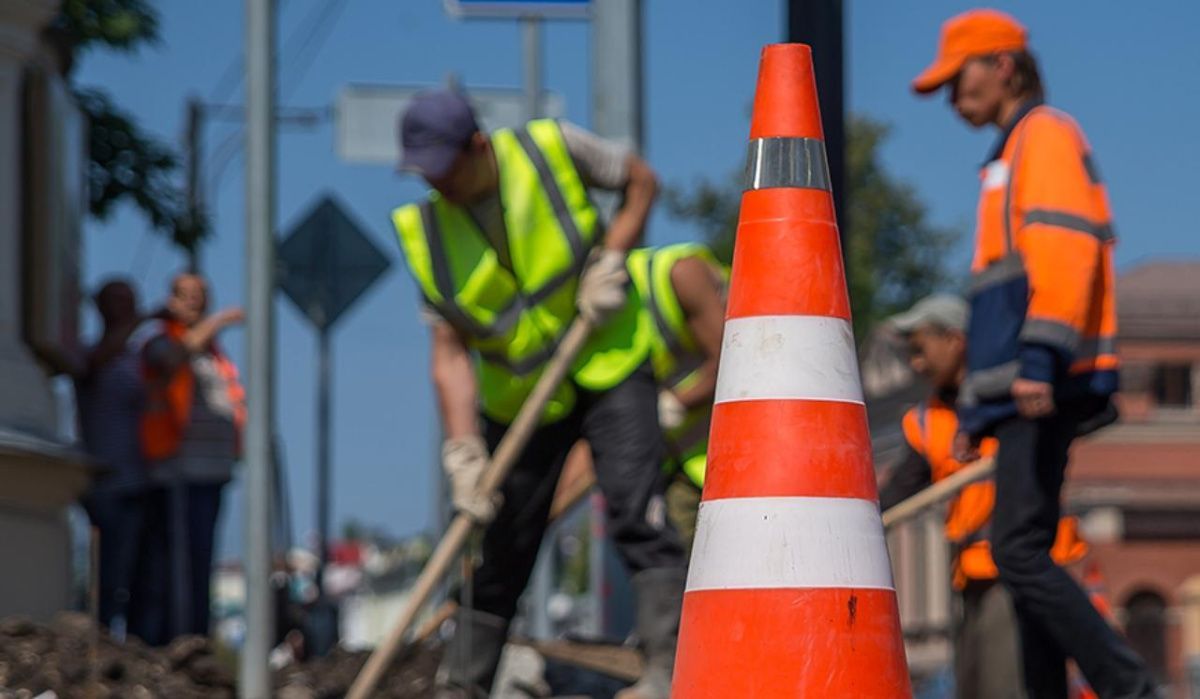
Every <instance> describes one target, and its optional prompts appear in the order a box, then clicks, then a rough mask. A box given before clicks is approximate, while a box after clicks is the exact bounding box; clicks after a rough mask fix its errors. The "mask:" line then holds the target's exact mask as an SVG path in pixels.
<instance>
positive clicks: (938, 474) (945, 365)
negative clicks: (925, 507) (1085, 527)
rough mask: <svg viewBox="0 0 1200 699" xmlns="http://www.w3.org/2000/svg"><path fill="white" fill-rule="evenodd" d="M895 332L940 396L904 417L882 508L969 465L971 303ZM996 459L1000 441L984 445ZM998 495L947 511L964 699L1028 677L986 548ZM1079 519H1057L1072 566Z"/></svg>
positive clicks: (936, 300)
mask: <svg viewBox="0 0 1200 699" xmlns="http://www.w3.org/2000/svg"><path fill="white" fill-rule="evenodd" d="M890 325H891V326H892V327H893V328H894V329H895V330H896V331H898V332H899V333H900V334H901V335H903V336H904V337H905V339H906V340H907V342H908V347H909V363H910V364H911V365H912V368H913V370H914V371H915V372H917V374H919V375H921V376H922V377H924V378H925V379H926V380H927V381H929V383H930V385H931V387H932V389H933V391H932V393H931V395H930V396H929V397H928V398H927V399H925V400H924V401H922V402H921V403H920V404H919V405H917V406H916V407H914V408H912V409H911V410H909V411H908V413H906V414H905V416H904V439H905V441H906V442H907V444H908V449H907V452H906V454H905V456H904V458H903V459H902V460H901V461H900V462H899V464H898V465H897V466H896V467H895V468H894V469H893V470H892V471H891V475H890V477H889V479H888V481H887V482H886V483H885V484H884V485H883V487H882V488H881V489H880V492H879V504H880V507H881V508H883V509H884V510H886V509H888V508H890V507H893V506H894V505H896V504H897V503H899V502H900V501H902V500H904V499H905V498H908V497H910V496H912V495H914V494H916V493H917V492H918V491H920V490H921V489H923V488H925V487H927V486H929V485H930V484H931V483H934V482H936V481H940V480H942V479H943V478H946V477H947V476H949V475H951V474H952V473H954V472H955V471H958V470H959V469H961V468H963V466H964V464H963V463H962V462H960V461H958V460H956V459H955V458H954V456H953V454H952V452H953V448H954V436H955V435H956V434H957V433H958V417H957V416H956V415H955V414H954V403H955V399H956V397H957V395H958V391H959V387H960V385H961V383H962V379H963V375H964V374H965V373H966V326H967V304H966V302H965V301H963V300H962V299H960V298H958V297H956V296H950V295H944V294H942V295H937V296H931V297H929V298H927V299H924V300H922V301H921V302H920V303H918V304H917V305H915V306H914V307H913V308H912V309H911V310H909V311H908V312H906V313H903V314H900V315H898V316H895V317H893V318H892V319H891V321H890ZM980 452H981V453H982V454H983V455H984V456H992V455H994V454H995V453H996V440H995V439H988V440H985V441H984V442H983V444H981V445H980ZM995 496H996V488H995V485H994V484H993V483H992V482H991V481H983V482H979V483H974V484H972V485H969V486H967V487H966V488H963V490H962V492H960V493H959V495H958V496H957V497H956V498H955V499H954V500H952V501H951V502H950V506H949V508H948V510H947V513H946V539H947V540H948V541H950V542H951V544H952V545H953V546H954V554H955V555H954V562H953V585H954V589H955V590H957V591H958V592H959V594H960V595H961V599H962V616H961V618H960V619H959V623H958V626H957V629H956V633H955V649H954V663H955V668H954V675H955V686H956V687H957V691H958V696H959V697H960V698H961V699H1011V698H1012V697H1019V696H1022V695H1021V693H1020V690H1019V689H1018V688H1017V687H1019V685H1020V681H1019V680H1018V677H1020V672H1021V657H1020V643H1019V641H1018V633H1017V622H1016V617H1015V615H1014V614H1013V607H1012V600H1011V598H1010V597H1009V595H1008V593H1007V592H1006V591H1005V589H1004V587H1003V586H1002V585H1000V584H999V583H998V581H997V579H996V577H997V571H996V564H995V562H994V561H993V560H992V555H991V551H990V547H989V545H988V541H987V534H988V529H989V522H990V520H991V517H992V504H993V502H994V500H995ZM1076 528H1077V522H1076V520H1075V518H1074V517H1065V518H1063V519H1061V520H1060V521H1059V527H1058V537H1057V540H1056V541H1055V543H1054V547H1053V549H1052V550H1051V555H1052V556H1053V558H1054V560H1055V561H1058V562H1059V563H1060V564H1063V565H1066V564H1069V563H1074V562H1075V561H1078V560H1079V559H1080V558H1082V557H1083V556H1084V555H1085V554H1086V553H1087V544H1085V543H1084V542H1083V541H1082V540H1081V539H1080V538H1079V536H1078V534H1077V531H1076Z"/></svg>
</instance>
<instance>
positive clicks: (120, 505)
mask: <svg viewBox="0 0 1200 699" xmlns="http://www.w3.org/2000/svg"><path fill="white" fill-rule="evenodd" d="M148 499H149V496H148V495H147V493H146V492H145V491H138V492H133V493H121V494H115V493H114V494H110V493H103V494H94V495H91V496H89V497H88V498H87V500H86V501H85V502H84V508H85V509H86V510H87V513H88V518H89V519H90V520H91V522H92V525H93V526H94V527H96V529H97V531H98V532H99V535H100V541H99V548H100V552H99V559H100V623H101V624H103V625H104V626H105V627H108V628H110V629H111V628H112V626H113V622H114V621H115V620H117V619H118V618H121V619H123V620H124V621H125V624H126V632H127V633H128V632H130V629H129V624H130V620H131V619H130V618H131V617H133V618H134V619H138V618H141V617H144V616H145V613H144V610H143V606H144V605H145V604H146V602H147V601H148V600H146V599H145V598H144V597H141V596H139V595H137V594H135V592H134V583H135V581H136V579H137V573H138V564H139V560H140V558H141V557H142V555H143V552H144V549H145V537H144V533H145V520H146V510H147V502H148Z"/></svg>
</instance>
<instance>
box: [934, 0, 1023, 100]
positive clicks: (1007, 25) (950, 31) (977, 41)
mask: <svg viewBox="0 0 1200 699" xmlns="http://www.w3.org/2000/svg"><path fill="white" fill-rule="evenodd" d="M1025 35H1026V32H1025V27H1023V26H1022V25H1021V23H1020V22H1018V21H1017V20H1015V19H1013V18H1012V17H1011V16H1010V15H1007V14H1005V13H1003V12H1000V11H999V10H968V11H967V12H964V13H962V14H961V15H956V16H954V17H951V18H950V19H948V20H946V23H945V24H943V25H942V36H941V39H940V41H939V42H938V52H937V57H936V58H934V59H933V63H932V64H930V66H929V67H928V68H926V69H925V70H924V71H923V72H922V73H921V74H920V75H918V76H917V78H916V79H915V80H913V83H912V87H913V90H915V91H916V92H918V93H920V94H928V93H930V92H933V91H934V90H936V89H938V88H939V87H941V86H942V85H945V84H946V83H948V82H950V80H952V79H953V78H954V76H956V75H958V71H960V70H962V67H963V64H964V63H966V62H967V59H968V58H972V57H974V56H987V55H989V54H993V53H1000V52H1001V51H1019V50H1021V49H1024V48H1025V46H1026V40H1025Z"/></svg>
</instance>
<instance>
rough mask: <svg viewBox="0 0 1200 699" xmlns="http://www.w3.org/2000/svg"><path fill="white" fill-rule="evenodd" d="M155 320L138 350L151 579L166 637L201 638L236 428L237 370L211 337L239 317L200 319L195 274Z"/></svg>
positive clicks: (179, 282) (179, 283) (174, 286)
mask: <svg viewBox="0 0 1200 699" xmlns="http://www.w3.org/2000/svg"><path fill="white" fill-rule="evenodd" d="M165 316H166V317H165V319H164V320H163V322H162V327H161V329H160V331H159V333H158V334H157V335H155V336H154V337H152V338H151V339H150V340H148V341H147V342H146V345H145V347H144V348H143V350H142V360H143V363H144V371H145V375H146V383H147V391H148V392H147V402H146V410H145V412H144V414H143V417H142V424H141V439H142V449H143V453H144V454H145V456H146V458H147V459H148V460H149V462H150V469H151V477H152V479H153V480H154V482H155V483H156V484H157V486H158V488H159V490H158V493H157V496H156V498H155V502H156V507H155V517H156V520H157V522H158V523H159V526H158V527H156V530H157V539H156V541H157V547H156V548H157V549H158V550H159V551H161V552H163V553H162V555H160V556H156V557H155V559H156V560H158V561H159V562H160V564H159V566H158V568H157V570H156V571H155V572H154V574H153V577H154V579H156V580H158V581H161V583H162V584H161V585H160V586H159V590H160V591H163V592H165V593H166V594H167V595H168V599H169V602H168V604H167V606H168V608H169V609H170V610H171V612H170V614H169V622H168V624H167V629H168V631H167V637H168V638H170V637H174V636H178V635H181V634H200V635H207V634H208V629H209V621H210V606H209V602H210V594H211V593H210V585H211V578H212V564H213V554H214V541H215V537H216V525H217V518H218V516H219V514H220V510H221V493H222V490H224V487H225V485H226V484H227V483H228V482H229V481H230V480H231V479H232V478H233V466H234V463H235V462H236V460H237V459H238V456H239V451H240V441H241V429H242V425H243V423H244V422H245V401H244V399H245V394H244V391H243V389H242V386H241V384H240V383H239V382H238V377H237V367H235V366H234V364H233V362H232V361H231V360H230V359H229V357H227V356H226V355H225V353H224V352H223V351H221V349H220V347H219V345H218V344H217V335H218V334H220V332H221V331H222V330H224V329H226V328H228V327H230V326H232V325H236V324H238V323H241V322H242V319H243V314H242V311H241V309H240V308H229V309H225V310H222V311H219V312H217V313H213V314H209V312H208V286H207V284H206V283H205V281H204V279H203V278H201V277H200V276H199V275H196V274H180V275H178V276H177V277H175V279H174V280H173V281H172V283H171V295H170V298H169V300H168V301H167V305H166V313H165Z"/></svg>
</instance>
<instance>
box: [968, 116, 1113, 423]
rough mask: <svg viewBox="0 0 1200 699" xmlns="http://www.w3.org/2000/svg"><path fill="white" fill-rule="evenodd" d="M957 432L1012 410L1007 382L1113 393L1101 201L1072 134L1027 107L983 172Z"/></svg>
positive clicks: (1065, 122)
mask: <svg viewBox="0 0 1200 699" xmlns="http://www.w3.org/2000/svg"><path fill="white" fill-rule="evenodd" d="M980 177H981V180H982V192H981V194H980V200H979V210H978V221H977V228H976V243H975V257H974V261H973V262H972V265H971V271H972V275H973V276H972V283H971V291H970V300H971V321H970V326H969V328H968V332H967V371H968V373H967V379H966V381H965V382H964V385H963V388H962V391H961V393H960V399H959V403H960V411H959V412H960V418H961V419H962V423H963V428H964V430H966V431H968V432H970V433H972V434H982V433H984V432H986V428H987V427H989V426H990V425H991V424H994V423H995V422H996V421H998V420H1000V419H1003V418H1005V417H1009V416H1011V415H1014V414H1015V413H1016V410H1015V407H1014V406H1013V404H1012V400H1011V398H1010V396H1009V390H1010V388H1011V386H1012V382H1013V380H1014V379H1015V378H1017V377H1018V376H1019V377H1023V378H1026V379H1032V380H1036V381H1044V382H1048V383H1053V384H1055V390H1056V393H1057V394H1058V395H1059V396H1060V397H1071V396H1082V395H1086V394H1094V395H1102V396H1103V395H1110V394H1112V393H1114V392H1115V391H1116V385H1117V384H1116V369H1117V356H1116V334H1117V317H1116V293H1115V282H1114V271H1113V252H1112V251H1113V245H1114V240H1115V238H1114V235H1113V230H1112V216H1111V213H1110V210H1109V204H1108V194H1107V192H1106V190H1105V187H1104V184H1103V182H1102V181H1101V179H1100V175H1099V172H1098V170H1097V168H1096V165H1095V161H1094V158H1093V156H1092V152H1091V148H1090V147H1089V146H1088V143H1087V140H1086V139H1085V138H1084V135H1083V132H1082V131H1081V130H1080V128H1079V126H1078V125H1077V124H1076V123H1075V122H1074V120H1072V119H1071V117H1069V116H1067V115H1066V114H1064V113H1063V112H1060V111H1058V110H1056V109H1052V108H1050V107H1047V106H1044V105H1040V104H1037V103H1030V104H1027V105H1026V106H1025V107H1024V108H1023V111H1022V112H1019V113H1018V114H1017V117H1016V120H1015V123H1014V124H1013V126H1012V127H1011V129H1010V130H1009V132H1008V133H1006V134H1005V135H1004V137H1003V138H1002V139H1001V141H1000V144H999V145H998V147H997V150H996V152H995V153H994V157H993V159H992V160H991V162H989V163H988V164H987V165H986V166H985V167H984V169H983V172H982V173H981V176H980Z"/></svg>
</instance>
